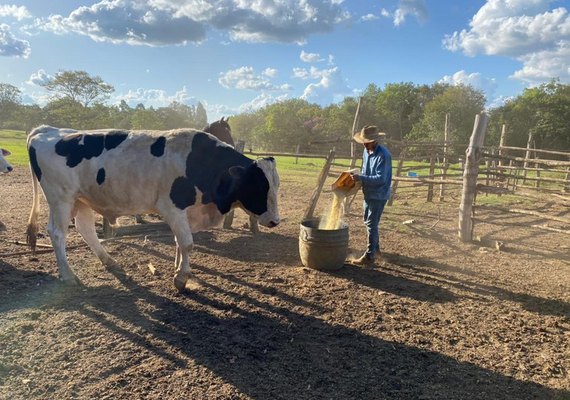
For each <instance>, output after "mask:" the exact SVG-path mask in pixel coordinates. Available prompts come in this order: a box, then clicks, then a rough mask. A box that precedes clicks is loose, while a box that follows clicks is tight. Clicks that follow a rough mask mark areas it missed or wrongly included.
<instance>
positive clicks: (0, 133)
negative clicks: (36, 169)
mask: <svg viewBox="0 0 570 400" xmlns="http://www.w3.org/2000/svg"><path fill="white" fill-rule="evenodd" d="M26 137H27V134H26V132H24V131H13V130H9V129H0V148H3V149H6V150H8V151H10V152H11V153H12V155H10V156H8V161H9V162H10V164H12V165H28V161H29V159H28V152H27V150H26Z"/></svg>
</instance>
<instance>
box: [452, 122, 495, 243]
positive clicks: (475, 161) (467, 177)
mask: <svg viewBox="0 0 570 400" xmlns="http://www.w3.org/2000/svg"><path fill="white" fill-rule="evenodd" d="M487 122H488V117H487V114H485V113H484V112H481V113H480V114H477V115H476V116H475V123H474V125H473V133H472V134H471V140H470V141H469V147H468V148H467V150H466V151H465V169H464V171H463V190H462V192H461V203H460V204H459V232H458V233H459V238H460V239H461V241H463V242H470V241H471V240H472V239H473V219H472V213H473V200H474V198H475V193H476V192H477V175H478V173H479V161H480V160H481V156H482V147H483V142H484V140H485V131H486V129H487Z"/></svg>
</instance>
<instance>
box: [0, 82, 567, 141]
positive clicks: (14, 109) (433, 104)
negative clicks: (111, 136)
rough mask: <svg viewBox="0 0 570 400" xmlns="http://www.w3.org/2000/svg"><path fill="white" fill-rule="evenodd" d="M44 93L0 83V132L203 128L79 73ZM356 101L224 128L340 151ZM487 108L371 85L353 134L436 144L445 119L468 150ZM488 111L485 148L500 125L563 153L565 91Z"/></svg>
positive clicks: (193, 113) (546, 91)
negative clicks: (375, 130)
mask: <svg viewBox="0 0 570 400" xmlns="http://www.w3.org/2000/svg"><path fill="white" fill-rule="evenodd" d="M43 86H44V87H45V89H46V90H47V91H48V92H49V93H50V95H51V100H50V101H49V102H48V103H47V104H46V105H45V106H44V107H40V106H38V105H24V104H22V102H21V93H20V91H19V89H18V88H16V87H14V86H12V85H9V84H2V83H0V128H11V129H23V130H29V129H31V128H32V127H34V126H37V125H40V124H50V125H54V126H61V127H63V126H65V127H72V128H76V129H94V128H102V127H114V128H121V129H173V128H179V127H193V128H203V127H204V126H205V125H206V124H207V114H206V110H205V109H204V107H203V106H202V104H201V103H198V104H197V105H196V106H189V105H185V104H180V103H176V102H174V103H172V104H170V105H169V106H168V107H160V108H156V109H155V108H152V107H150V108H146V107H145V106H144V104H139V105H137V106H136V107H134V108H132V107H130V106H129V105H128V104H127V103H126V102H125V101H122V102H121V103H120V104H119V105H108V104H106V101H107V100H108V98H109V95H110V94H111V93H112V92H113V91H114V88H113V87H112V86H111V85H108V84H106V83H105V82H104V81H103V80H102V79H101V78H100V77H93V76H90V75H89V74H87V73H86V72H84V71H64V72H60V73H58V74H57V75H56V76H55V77H54V78H53V79H52V80H51V81H49V82H47V83H45V84H44V85H43ZM358 101H359V99H358V98H356V97H346V98H345V99H343V100H342V101H341V102H339V103H336V104H331V105H329V106H327V107H321V106H319V105H317V104H311V103H308V102H306V101H304V100H301V99H291V100H286V101H282V102H279V103H275V104H271V105H268V106H265V107H263V108H261V109H259V110H256V111H252V112H247V113H242V114H239V115H234V116H232V117H231V120H230V125H231V127H232V131H233V133H234V136H235V137H236V138H237V139H242V140H244V141H245V142H246V146H247V147H251V148H255V149H264V150H269V151H290V150H292V149H294V148H295V147H296V146H297V145H298V146H300V149H301V151H304V150H307V149H308V148H309V147H310V143H314V142H319V141H320V142H323V141H335V140H339V142H338V143H339V146H343V144H342V143H343V141H346V139H347V138H348V137H349V133H350V131H351V130H352V126H353V121H354V116H355V112H356V108H357V105H358ZM486 101H487V99H486V98H485V96H484V94H483V93H482V92H481V91H479V90H476V89H474V88H473V87H471V86H462V85H459V86H452V85H448V84H442V83H434V84H432V85H416V84H413V83H410V82H404V83H390V84H387V85H385V86H384V87H383V88H379V87H378V86H376V85H373V84H371V85H369V86H368V87H367V88H366V90H365V91H364V92H363V93H362V94H361V97H360V122H359V126H358V127H357V128H360V127H362V126H363V125H365V124H375V125H378V126H379V127H380V128H381V130H383V131H384V132H386V133H387V135H388V138H390V139H394V140H443V132H444V129H445V123H446V115H447V116H448V121H447V123H448V132H449V140H451V141H454V142H460V143H467V142H468V140H469V136H470V135H471V132H472V129H473V121H474V117H475V115H476V114H477V113H479V112H481V111H482V110H484V109H485V104H486ZM487 112H488V113H489V115H490V122H489V126H488V130H487V139H486V141H485V142H486V144H487V145H497V144H498V142H499V137H500V132H501V129H502V126H503V124H506V125H507V131H508V145H510V146H520V147H525V146H526V143H527V138H528V135H529V132H532V134H533V138H534V145H535V146H536V147H537V148H542V149H562V150H568V149H570V85H567V84H562V83H560V82H559V81H558V80H552V81H551V82H549V83H545V84H542V85H540V86H537V87H534V88H529V89H526V90H524V91H523V93H522V94H520V95H519V96H517V97H515V98H512V99H510V100H508V101H507V102H506V103H505V104H504V105H502V106H500V107H497V108H493V109H490V110H487ZM210 122H211V121H210ZM344 145H345V146H346V144H344ZM337 147H338V146H337Z"/></svg>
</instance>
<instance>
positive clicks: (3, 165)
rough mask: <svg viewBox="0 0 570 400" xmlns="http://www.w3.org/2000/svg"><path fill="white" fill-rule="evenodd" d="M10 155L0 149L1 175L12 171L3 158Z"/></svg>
mask: <svg viewBox="0 0 570 400" xmlns="http://www.w3.org/2000/svg"><path fill="white" fill-rule="evenodd" d="M10 154H12V153H10V152H9V151H8V150H5V149H0V172H2V173H8V172H11V171H12V170H13V169H14V168H12V166H11V165H10V163H9V162H8V160H6V159H5V158H4V157H7V156H9V155H10Z"/></svg>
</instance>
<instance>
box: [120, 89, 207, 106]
mask: <svg viewBox="0 0 570 400" xmlns="http://www.w3.org/2000/svg"><path fill="white" fill-rule="evenodd" d="M121 100H125V101H126V102H127V104H129V105H130V106H136V105H137V104H139V103H143V104H144V105H145V107H151V106H152V107H166V106H168V105H169V104H170V103H172V102H173V101H176V102H178V103H181V104H192V105H194V104H196V103H197V100H196V98H195V97H192V96H190V95H189V94H188V90H187V89H186V86H183V87H182V89H181V90H179V91H177V92H175V93H174V94H173V95H169V94H168V93H167V91H166V90H163V89H143V88H139V89H137V90H129V91H128V92H127V93H125V94H118V95H116V96H115V101H116V102H117V103H119V102H120V101H121Z"/></svg>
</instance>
